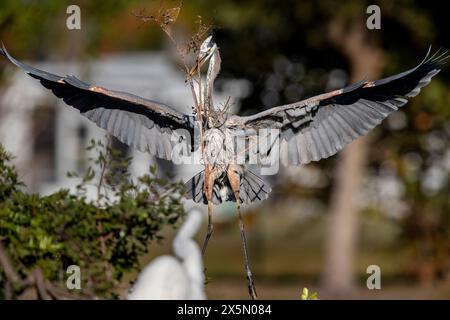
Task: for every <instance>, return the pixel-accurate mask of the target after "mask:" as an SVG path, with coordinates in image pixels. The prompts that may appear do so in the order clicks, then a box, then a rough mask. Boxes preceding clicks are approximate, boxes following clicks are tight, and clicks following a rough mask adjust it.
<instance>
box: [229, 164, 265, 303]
mask: <svg viewBox="0 0 450 320" xmlns="http://www.w3.org/2000/svg"><path fill="white" fill-rule="evenodd" d="M227 175H228V181H229V182H230V185H231V188H232V189H233V192H234V197H235V199H236V209H237V212H238V217H239V229H240V231H241V240H242V248H243V249H244V259H245V273H246V276H247V283H248V293H249V294H250V297H251V298H252V300H255V299H257V298H258V295H257V293H256V287H255V282H254V281H253V274H252V271H251V270H250V260H249V258H248V250H247V237H246V236H245V225H244V221H243V219H242V214H241V200H240V176H239V173H238V171H237V170H236V168H235V166H234V165H230V166H229V167H228V172H227Z"/></svg>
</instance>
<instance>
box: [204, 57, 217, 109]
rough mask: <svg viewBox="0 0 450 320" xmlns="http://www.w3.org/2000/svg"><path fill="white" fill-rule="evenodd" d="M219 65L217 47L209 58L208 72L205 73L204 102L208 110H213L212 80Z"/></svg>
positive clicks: (214, 78)
mask: <svg viewBox="0 0 450 320" xmlns="http://www.w3.org/2000/svg"><path fill="white" fill-rule="evenodd" d="M220 65H221V59H220V53H219V50H218V49H217V50H216V51H215V52H214V54H213V56H212V57H211V60H210V62H209V67H208V73H207V74H206V88H205V92H204V99H203V101H204V104H205V109H206V110H208V111H214V110H215V108H214V104H213V97H212V94H213V90H214V81H215V80H216V78H217V75H218V74H219V72H220Z"/></svg>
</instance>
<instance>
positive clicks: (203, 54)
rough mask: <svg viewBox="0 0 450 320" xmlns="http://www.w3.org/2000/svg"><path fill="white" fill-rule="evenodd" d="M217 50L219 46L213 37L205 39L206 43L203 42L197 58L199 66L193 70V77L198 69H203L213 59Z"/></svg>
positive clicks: (191, 73)
mask: <svg viewBox="0 0 450 320" xmlns="http://www.w3.org/2000/svg"><path fill="white" fill-rule="evenodd" d="M216 50H217V45H216V43H215V42H214V41H213V40H212V36H209V37H208V38H206V39H205V41H203V43H202V45H201V46H200V50H199V52H198V56H197V64H196V65H195V66H194V67H193V68H192V69H191V72H190V75H193V74H194V73H195V72H197V71H198V68H201V67H202V66H203V65H204V64H205V62H206V61H208V60H209V59H210V58H211V56H212V55H213V54H214V52H215V51H216Z"/></svg>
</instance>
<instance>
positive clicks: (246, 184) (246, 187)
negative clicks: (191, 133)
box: [184, 169, 272, 204]
mask: <svg viewBox="0 0 450 320" xmlns="http://www.w3.org/2000/svg"><path fill="white" fill-rule="evenodd" d="M204 177H205V172H204V171H201V172H199V173H197V174H196V175H195V176H194V177H192V178H191V179H190V180H189V181H188V182H186V183H185V184H184V190H185V196H186V198H187V199H191V200H193V201H194V202H197V203H201V202H203V203H205V204H206V203H208V201H207V199H206V196H205V194H204V193H203V183H204V181H205V179H204ZM240 182H241V183H240V201H241V203H244V204H249V203H252V202H256V201H261V200H265V199H267V197H268V196H269V193H270V192H271V191H272V189H271V188H270V186H269V185H268V184H267V183H266V182H265V181H264V180H262V179H261V178H260V177H259V176H258V175H257V174H255V173H253V172H252V171H250V170H248V169H243V170H242V171H241V172H240ZM226 201H233V202H236V198H235V196H234V193H233V190H232V189H231V186H230V183H229V181H228V179H227V178H224V180H223V181H222V183H220V182H217V181H216V183H215V184H214V188H213V193H212V202H213V203H214V204H221V203H223V202H226Z"/></svg>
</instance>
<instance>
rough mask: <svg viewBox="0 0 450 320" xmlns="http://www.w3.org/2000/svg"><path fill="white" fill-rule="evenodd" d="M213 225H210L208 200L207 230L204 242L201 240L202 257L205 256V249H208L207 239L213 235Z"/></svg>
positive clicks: (210, 208)
mask: <svg viewBox="0 0 450 320" xmlns="http://www.w3.org/2000/svg"><path fill="white" fill-rule="evenodd" d="M213 229H214V227H213V224H212V203H211V200H208V230H207V232H206V236H205V240H203V247H202V255H203V256H204V255H205V252H206V248H207V247H208V242H209V239H210V238H211V235H212V233H213Z"/></svg>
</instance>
